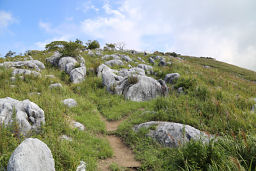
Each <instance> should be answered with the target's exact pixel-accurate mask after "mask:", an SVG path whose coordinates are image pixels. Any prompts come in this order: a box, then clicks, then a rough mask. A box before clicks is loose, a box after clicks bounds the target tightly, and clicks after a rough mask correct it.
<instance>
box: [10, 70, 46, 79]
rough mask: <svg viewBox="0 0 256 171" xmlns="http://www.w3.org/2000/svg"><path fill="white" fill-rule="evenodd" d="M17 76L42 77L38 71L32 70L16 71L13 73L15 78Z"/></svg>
mask: <svg viewBox="0 0 256 171" xmlns="http://www.w3.org/2000/svg"><path fill="white" fill-rule="evenodd" d="M16 75H22V76H24V75H32V76H35V77H40V76H41V74H40V73H39V72H37V71H31V70H28V69H14V70H13V71H12V76H13V77H14V78H15V76H16Z"/></svg>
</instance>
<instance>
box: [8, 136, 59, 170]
mask: <svg viewBox="0 0 256 171" xmlns="http://www.w3.org/2000/svg"><path fill="white" fill-rule="evenodd" d="M41 170H43V171H55V164H54V159H53V157H52V153H51V150H50V149H49V148H48V146H47V145H46V144H45V143H43V142H42V141H40V140H39V139H36V138H28V139H26V140H24V141H23V142H22V143H21V144H20V145H19V146H18V147H17V148H16V149H15V150H14V152H13V153H12V155H11V158H10V159H9V163H8V166H7V171H41Z"/></svg>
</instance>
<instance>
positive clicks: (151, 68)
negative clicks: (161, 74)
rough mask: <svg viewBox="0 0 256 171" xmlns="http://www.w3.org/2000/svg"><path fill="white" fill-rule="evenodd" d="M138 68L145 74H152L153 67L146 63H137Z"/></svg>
mask: <svg viewBox="0 0 256 171" xmlns="http://www.w3.org/2000/svg"><path fill="white" fill-rule="evenodd" d="M138 68H141V69H143V70H144V71H145V72H146V73H147V74H153V67H152V66H150V65H146V64H139V65H138Z"/></svg>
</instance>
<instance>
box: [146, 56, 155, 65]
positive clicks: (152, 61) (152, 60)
mask: <svg viewBox="0 0 256 171" xmlns="http://www.w3.org/2000/svg"><path fill="white" fill-rule="evenodd" d="M148 62H149V63H151V64H153V65H155V60H154V59H153V58H152V57H149V58H148Z"/></svg>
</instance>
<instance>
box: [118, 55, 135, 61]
mask: <svg viewBox="0 0 256 171" xmlns="http://www.w3.org/2000/svg"><path fill="white" fill-rule="evenodd" d="M120 56H121V58H122V59H123V60H125V61H126V62H132V59H131V58H130V57H129V56H128V55H120Z"/></svg>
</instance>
